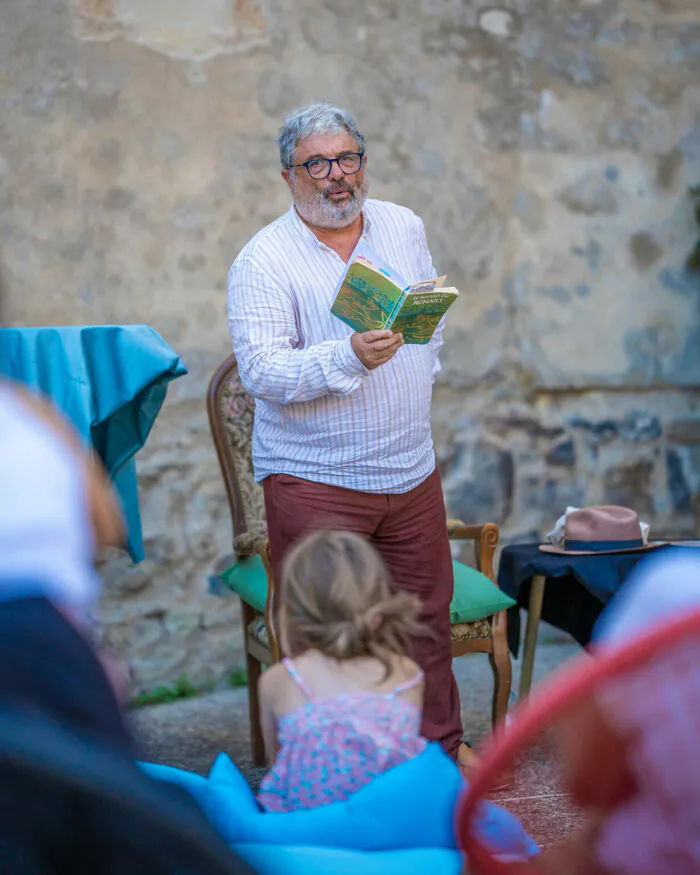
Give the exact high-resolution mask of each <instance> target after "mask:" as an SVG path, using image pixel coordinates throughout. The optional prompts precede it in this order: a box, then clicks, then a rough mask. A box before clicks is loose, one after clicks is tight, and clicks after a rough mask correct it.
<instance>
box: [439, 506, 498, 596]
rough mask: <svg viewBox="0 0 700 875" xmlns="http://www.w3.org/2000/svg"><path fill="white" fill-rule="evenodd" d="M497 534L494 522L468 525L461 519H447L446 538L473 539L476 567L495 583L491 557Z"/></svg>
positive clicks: (493, 552)
mask: <svg viewBox="0 0 700 875" xmlns="http://www.w3.org/2000/svg"><path fill="white" fill-rule="evenodd" d="M499 535H500V532H499V529H498V526H497V525H496V523H482V524H481V525H476V526H468V525H467V524H466V523H463V522H462V521H461V520H448V521H447V536H448V538H449V539H450V540H451V541H473V542H474V553H475V556H476V567H477V569H478V570H479V571H481V573H482V574H485V575H486V577H488V578H490V579H491V580H492V581H493V582H494V583H495V584H496V585H498V583H497V581H496V577H495V575H494V572H493V559H494V556H495V553H496V545H497V544H498V538H499Z"/></svg>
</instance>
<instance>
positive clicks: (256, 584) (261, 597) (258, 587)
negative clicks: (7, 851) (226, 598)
mask: <svg viewBox="0 0 700 875" xmlns="http://www.w3.org/2000/svg"><path fill="white" fill-rule="evenodd" d="M219 577H220V578H221V580H223V582H224V584H225V585H226V586H227V587H228V588H229V589H232V590H233V591H234V592H235V593H237V594H238V595H239V596H240V597H241V598H242V599H243V601H244V602H246V604H249V605H250V606H251V607H253V608H255V610H256V611H260V612H261V613H262V612H263V611H264V610H265V601H266V599H267V573H266V571H265V566H264V565H263V561H262V559H261V558H260V556H259V555H258V554H257V553H256V554H255V555H254V556H250V557H247V558H245V559H238V560H237V561H236V562H234V563H233V565H230V566H229V567H228V568H227V569H225V570H224V571H222V572H221V573H220V574H219Z"/></svg>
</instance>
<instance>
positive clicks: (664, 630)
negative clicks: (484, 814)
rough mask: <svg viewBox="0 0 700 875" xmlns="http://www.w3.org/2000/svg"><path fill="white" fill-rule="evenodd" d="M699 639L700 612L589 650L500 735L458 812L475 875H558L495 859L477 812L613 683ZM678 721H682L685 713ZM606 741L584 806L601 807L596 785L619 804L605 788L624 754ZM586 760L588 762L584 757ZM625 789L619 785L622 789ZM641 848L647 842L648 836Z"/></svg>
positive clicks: (584, 789) (584, 786)
mask: <svg viewBox="0 0 700 875" xmlns="http://www.w3.org/2000/svg"><path fill="white" fill-rule="evenodd" d="M698 638H700V611H694V612H693V613H690V614H687V615H686V616H684V617H683V618H682V619H680V620H674V621H672V622H664V624H663V625H662V626H659V627H656V628H655V629H653V630H652V631H648V632H645V633H643V634H641V635H639V636H638V637H635V638H634V639H633V640H631V641H630V642H629V643H627V644H624V645H619V646H616V647H615V649H613V648H612V647H611V646H610V645H607V646H605V645H602V646H600V647H599V648H596V649H593V650H592V651H591V652H592V654H593V655H594V656H595V659H590V658H589V657H587V656H582V657H580V658H579V659H578V660H577V661H576V662H574V663H570V664H569V665H568V666H566V667H564V668H562V669H561V670H559V671H558V672H557V673H556V674H555V675H552V677H551V678H549V679H548V680H547V681H546V682H544V683H543V684H542V685H541V686H540V688H539V689H538V690H537V691H536V692H535V693H534V694H533V695H532V697H531V698H530V699H528V700H526V701H525V702H523V703H522V704H521V705H520V706H519V707H518V708H517V709H516V712H515V714H514V719H513V721H512V723H511V725H510V728H509V729H508V731H507V732H506V731H505V730H504V729H502V728H501V729H500V730H499V731H497V732H496V733H495V734H494V736H493V738H492V740H491V742H490V744H489V745H488V747H487V748H485V749H484V752H483V757H482V762H481V767H480V768H479V769H478V770H477V771H476V772H475V773H474V775H473V777H472V780H471V784H470V786H469V790H468V792H467V793H466V794H465V797H464V799H463V802H462V804H461V806H460V810H459V812H458V834H459V836H460V840H461V846H462V848H463V849H464V851H465V853H466V855H467V860H468V871H469V873H470V875H542V873H543V872H545V871H547V872H549V871H553V870H549V869H545V868H543V866H542V864H541V861H540V858H539V857H535V858H533V859H531V860H530V861H527V862H505V861H503V860H498V859H496V858H495V857H494V856H493V855H492V853H491V852H490V851H489V849H488V848H487V847H485V846H484V845H483V844H482V843H481V842H480V840H479V834H478V832H477V831H476V830H472V828H471V827H472V823H473V820H474V817H475V813H476V811H477V808H478V805H479V804H480V802H481V801H482V800H483V799H484V798H485V796H486V795H487V794H488V793H490V792H492V790H493V788H494V786H495V785H497V784H498V783H499V782H500V779H501V776H502V775H503V774H504V773H505V772H508V771H511V770H513V769H514V768H515V765H516V763H517V761H518V759H519V758H520V757H522V755H523V754H524V753H525V752H526V751H527V750H528V748H529V747H532V746H534V745H536V744H537V743H538V741H539V740H540V739H541V737H542V736H543V735H544V734H545V733H547V732H548V731H550V730H551V729H552V728H553V727H555V726H557V725H559V726H564V725H565V724H567V727H568V729H569V730H570V729H571V728H573V727H574V726H575V724H574V723H573V722H571V718H574V717H576V718H577V717H578V716H579V715H585V714H586V713H587V712H586V710H585V708H584V707H583V706H589V705H592V704H593V699H594V696H595V695H596V694H598V693H601V692H603V690H604V687H605V686H607V685H608V684H609V682H611V681H616V682H617V681H620V680H623V679H624V677H625V675H627V674H628V673H631V672H635V671H637V670H638V669H642V668H644V667H645V666H646V665H649V666H651V664H652V662H653V661H654V660H655V659H658V658H659V657H661V656H663V655H664V654H665V653H666V652H667V651H669V650H673V651H675V650H676V648H677V647H678V646H679V645H683V644H684V643H690V642H691V641H695V642H697V641H698ZM653 694H654V690H653V689H650V690H648V695H650V696H653ZM698 704H699V703H698V701H697V700H695V701H692V700H688V701H687V702H684V707H685V708H693V707H695V708H697V707H698ZM674 716H676V717H677V719H678V720H683V713H680V714H677V715H674ZM585 732H586V727H585V726H584V725H581V738H582V739H583V735H584V733H585ZM607 741H608V739H605V738H604V739H603V740H602V741H601V743H598V744H596V750H595V757H594V758H593V759H591V760H589V761H588V762H589V768H588V770H587V774H586V772H585V771H584V772H583V773H582V777H583V780H581V776H579V782H578V784H577V786H576V792H575V795H576V796H578V797H579V798H578V800H577V801H578V802H579V804H580V803H581V802H583V803H584V804H585V803H589V804H595V801H596V800H595V799H594V798H593V794H594V793H595V792H598V791H597V784H596V782H598V783H600V782H601V781H602V786H604V787H606V790H605V791H601V792H608V791H609V793H612V794H613V796H612V797H609V798H614V793H615V792H620V789H619V786H618V788H617V790H616V788H615V786H613V785H611V784H610V781H608V782H607V786H606V779H607V778H608V776H610V775H615V774H616V773H617V774H619V772H620V764H619V760H620V751H619V748H617V749H616V748H615V746H614V744H612V743H607ZM584 747H585V745H584V744H583V742H582V743H581V744H580V745H579V748H580V749H581V750H583V748H584ZM572 749H573V748H572ZM582 756H585V751H583V752H582ZM619 783H620V782H619V781H618V785H619ZM698 798H699V800H700V787H698ZM640 841H643V836H641V837H640ZM543 859H544V858H543ZM572 863H573V860H572ZM571 871H572V872H573V871H577V872H582V873H583V872H586V873H589V872H593V871H594V868H586V869H576V870H575V869H574V867H573V866H572V868H571ZM595 871H597V870H595ZM562 875H564V872H563V870H562Z"/></svg>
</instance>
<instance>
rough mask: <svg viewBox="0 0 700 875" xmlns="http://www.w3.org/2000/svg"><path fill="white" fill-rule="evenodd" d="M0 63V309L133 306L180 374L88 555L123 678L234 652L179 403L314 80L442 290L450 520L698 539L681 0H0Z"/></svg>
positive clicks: (439, 427) (197, 420) (274, 199)
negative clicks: (350, 121)
mask: <svg viewBox="0 0 700 875" xmlns="http://www.w3.org/2000/svg"><path fill="white" fill-rule="evenodd" d="M0 57H1V58H2V76H1V77H0V99H1V100H2V104H3V113H2V117H1V118H0V203H1V206H2V209H1V210H0V232H1V233H0V241H1V242H0V254H1V257H2V265H1V269H2V283H3V289H4V291H5V292H6V298H7V307H8V309H9V312H8V314H7V315H8V316H9V318H10V321H11V322H12V323H15V324H60V323H64V324H65V323H72V324H81V323H102V322H134V321H136V322H147V323H149V324H151V325H153V326H154V327H155V328H156V329H157V330H158V331H159V332H160V333H161V334H162V335H163V337H164V338H165V339H166V340H167V341H168V342H169V343H170V344H171V345H172V346H173V347H174V348H175V349H177V350H178V352H179V353H180V354H181V355H182V357H183V358H184V360H185V362H186V364H187V365H188V367H189V369H190V375H189V376H188V377H187V378H185V379H183V380H180V381H177V382H176V383H175V384H173V385H172V388H171V390H170V392H169V397H168V401H167V402H166V405H165V407H164V409H163V412H162V414H161V416H160V418H159V420H158V422H157V424H156V427H155V429H154V432H153V434H152V436H151V439H150V440H149V443H148V445H147V447H146V448H145V450H144V451H143V452H142V453H141V454H140V458H139V460H138V464H139V473H140V488H141V498H142V515H143V523H144V534H145V538H146V550H147V555H148V559H147V561H146V562H145V563H143V564H142V565H141V566H138V567H129V563H128V562H127V561H126V560H125V559H124V558H123V557H117V556H112V557H108V561H107V564H106V568H105V584H106V585H105V595H104V598H103V601H102V605H101V617H102V621H103V628H104V630H105V636H106V638H107V640H108V641H110V642H111V643H112V645H114V646H115V647H116V648H117V649H118V650H119V651H120V652H122V653H123V654H124V655H126V656H127V657H128V658H129V659H130V660H131V663H132V667H133V669H134V673H135V677H136V683H137V686H138V687H140V688H144V687H149V686H152V685H153V684H155V683H157V682H162V681H169V680H172V679H173V678H175V677H177V676H178V675H179V674H181V673H183V672H185V673H187V674H188V675H189V676H190V677H191V678H193V679H195V680H198V679H199V680H201V679H203V678H205V677H211V676H220V675H222V674H224V673H225V672H226V671H228V670H230V669H231V668H232V667H234V666H236V665H237V664H240V661H241V654H240V635H239V632H238V627H237V609H236V606H235V603H234V602H223V601H220V600H217V599H215V598H213V597H211V596H209V595H207V591H206V575H207V573H208V571H209V570H210V569H211V566H212V564H213V563H214V561H215V560H216V558H217V557H218V556H219V555H220V554H221V553H223V552H224V551H226V550H227V549H228V545H229V543H230V524H229V520H228V516H227V508H226V503H225V499H224V495H223V490H222V485H221V482H220V477H219V472H218V469H217V463H216V460H215V458H214V455H213V451H212V447H211V443H210V439H209V434H208V428H207V424H206V417H205V412H204V400H203V399H204V392H205V388H206V384H207V381H208V378H209V375H210V374H211V372H212V371H213V369H214V367H215V366H216V364H217V363H218V362H219V360H221V359H222V358H223V357H224V356H225V355H226V354H227V352H228V350H229V341H228V335H227V327H226V319H225V297H226V292H225V282H226V272H227V269H228V266H229V265H230V263H231V261H232V260H233V258H234V257H235V255H236V253H237V252H238V250H239V249H240V248H241V246H242V245H243V244H244V243H245V242H246V240H247V239H248V238H249V237H250V236H251V235H252V234H253V233H254V232H255V231H256V230H257V229H258V228H260V227H261V226H262V225H264V224H266V223H267V222H269V221H270V220H272V219H274V218H275V217H276V216H277V215H278V214H279V213H280V212H282V211H283V210H284V209H285V208H286V206H287V204H288V195H287V191H286V187H285V186H284V185H283V184H282V182H281V180H280V179H279V167H278V162H277V156H276V150H275V144H274V137H275V135H276V132H277V129H278V126H279V122H280V118H281V116H282V114H283V113H284V112H285V111H286V110H289V109H291V108H294V107H296V106H297V105H299V104H301V103H303V102H306V101H309V100H312V99H329V100H332V101H336V102H339V103H341V104H344V105H346V106H347V107H348V108H350V109H351V110H352V111H353V112H354V113H355V115H356V117H357V119H358V121H359V123H360V126H361V127H362V128H363V130H364V131H365V132H366V135H367V137H368V141H369V161H370V165H369V167H370V172H371V185H372V193H373V195H374V196H376V197H381V198H388V199H393V200H396V201H399V202H401V203H404V204H406V205H408V206H410V207H412V208H414V209H415V210H416V211H418V212H419V213H420V214H421V215H422V216H423V218H424V220H425V223H426V227H427V230H428V235H429V240H430V242H431V247H432V249H433V255H434V260H435V263H436V265H437V266H438V267H439V269H440V270H441V271H443V272H446V273H448V274H449V276H450V279H451V281H452V282H454V284H455V285H457V286H458V287H459V288H460V289H461V290H462V296H461V298H460V300H459V302H458V303H457V304H456V305H455V307H454V308H453V311H451V315H450V321H449V327H448V330H447V332H446V347H445V353H444V356H443V372H442V374H441V375H440V379H439V384H438V386H437V389H436V397H435V408H434V410H435V415H434V418H435V435H436V443H437V447H438V452H439V458H440V464H441V466H442V469H443V471H444V474H445V489H446V494H447V499H448V503H449V506H450V510H451V512H452V513H454V514H457V515H459V516H462V517H465V518H467V519H469V520H483V519H487V518H488V519H494V520H495V521H496V522H498V523H499V524H500V525H501V526H502V530H503V538H504V540H505V541H507V540H511V539H515V538H533V537H535V536H537V535H539V534H541V533H542V532H544V531H546V530H547V529H548V528H549V527H550V526H551V525H552V523H553V522H554V520H555V519H556V517H557V516H558V515H559V514H560V513H561V512H562V511H563V510H564V508H565V507H566V505H567V504H584V503H592V502H598V501H613V502H620V503H624V504H629V505H632V506H633V507H635V508H637V509H638V511H639V513H640V514H641V515H642V517H643V518H645V519H647V520H648V521H649V522H651V523H652V525H653V533H654V534H656V535H661V534H678V535H687V534H692V533H695V534H698V515H699V514H700V507H699V505H698V496H699V495H700V410H699V409H698V398H699V393H698V386H699V385H700V327H699V325H698V292H699V290H700V281H699V280H698V278H697V277H696V276H694V275H692V274H690V273H688V272H687V271H686V270H685V268H684V262H685V258H686V255H687V253H688V252H689V251H690V249H691V248H692V244H693V242H694V240H695V237H696V231H697V229H696V227H695V225H694V219H693V213H692V209H691V204H690V200H689V198H688V197H687V188H688V186H689V185H690V184H694V183H697V182H698V181H700V154H699V152H700V86H699V85H698V82H700V7H699V6H698V3H697V2H696V0H502V2H500V3H499V2H497V0H400V2H399V0H355V2H353V3H349V2H342V0H325V2H322V0H178V3H177V4H172V3H166V2H165V0H4V2H3V3H2V5H1V6H0Z"/></svg>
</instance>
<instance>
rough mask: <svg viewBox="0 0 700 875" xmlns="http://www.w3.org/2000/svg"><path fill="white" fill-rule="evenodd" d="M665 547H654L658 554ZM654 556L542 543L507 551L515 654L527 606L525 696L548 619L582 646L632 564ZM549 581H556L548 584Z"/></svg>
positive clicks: (503, 575)
mask: <svg viewBox="0 0 700 875" xmlns="http://www.w3.org/2000/svg"><path fill="white" fill-rule="evenodd" d="M659 549H665V548H657V550H653V551H651V552H652V553H653V554H654V555H656V553H657V552H658V550H659ZM649 555H650V551H640V552H637V553H606V554H601V555H594V556H571V555H569V556H566V555H561V554H556V553H544V552H543V551H542V550H540V549H539V544H513V545H511V546H509V547H505V548H504V549H503V551H502V552H501V560H500V565H499V569H498V585H499V586H500V588H501V589H502V590H503V592H505V593H506V595H509V596H510V597H511V598H514V599H515V600H516V602H517V605H516V606H515V607H513V608H510V610H509V612H508V644H509V646H510V649H511V651H512V653H513V655H514V656H517V655H518V646H519V643H520V608H522V607H527V612H528V615H527V625H526V627H525V645H524V648H523V664H522V669H521V674H520V691H519V693H520V697H521V698H522V697H524V696H526V695H527V694H528V693H529V692H530V686H531V685H532V670H533V667H534V664H535V650H536V647H537V632H538V628H539V623H540V619H544V620H546V621H547V622H550V623H552V625H554V626H557V627H558V628H560V629H564V631H566V632H569V633H570V634H572V635H573V636H574V638H575V639H576V640H577V641H578V643H579V644H581V645H582V646H584V647H585V646H586V645H587V644H588V642H589V641H590V638H591V633H592V631H593V626H594V624H595V621H596V620H597V619H598V616H599V615H600V613H601V612H602V611H603V609H604V608H605V606H606V605H607V603H608V602H609V601H610V599H611V597H612V596H613V595H614V594H615V593H616V592H617V591H618V589H619V588H620V586H621V585H622V583H623V582H624V580H625V578H626V577H627V575H628V574H629V573H630V571H631V570H632V568H634V566H635V565H636V564H637V563H638V562H639V561H641V560H642V559H644V558H646V557H647V556H649ZM547 581H556V585H552V586H550V587H548V588H547V598H545V587H546V584H547Z"/></svg>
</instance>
